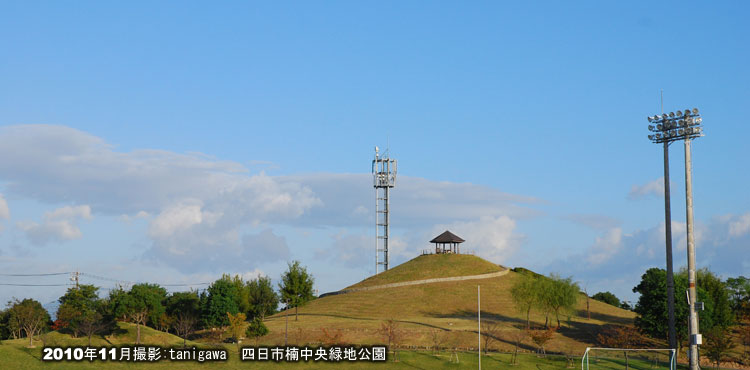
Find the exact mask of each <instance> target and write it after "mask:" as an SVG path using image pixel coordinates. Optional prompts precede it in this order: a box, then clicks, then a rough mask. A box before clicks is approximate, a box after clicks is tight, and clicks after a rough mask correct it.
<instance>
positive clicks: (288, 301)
mask: <svg viewBox="0 0 750 370" xmlns="http://www.w3.org/2000/svg"><path fill="white" fill-rule="evenodd" d="M278 289H279V290H278V292H276V291H275V290H274V288H273V285H272V282H271V279H270V278H269V277H266V276H260V277H258V278H256V279H253V280H249V281H244V280H243V279H242V278H241V277H240V276H234V277H232V276H229V275H223V276H222V277H221V278H220V279H218V280H216V281H214V282H213V283H212V284H211V285H210V286H209V287H208V288H207V289H206V290H204V291H201V292H197V291H188V292H174V293H171V294H168V293H167V291H166V289H164V288H163V287H161V286H159V285H157V284H149V283H143V284H135V285H133V286H132V287H130V289H128V290H125V289H123V288H122V287H120V288H117V289H113V290H111V291H110V292H109V295H108V296H107V297H105V298H100V297H99V288H98V287H96V286H93V285H86V284H83V285H79V286H77V287H73V288H70V289H68V290H67V292H66V293H65V294H64V295H63V296H62V297H60V298H59V300H58V301H59V303H60V305H59V306H58V309H57V313H56V320H55V321H54V322H50V317H49V314H48V313H47V311H46V310H45V309H44V308H43V307H42V305H41V304H40V303H39V302H37V301H35V300H33V299H24V300H23V301H19V300H14V301H12V302H9V304H8V308H7V309H5V310H3V311H0V339H1V338H19V337H22V336H26V337H28V338H29V340H30V342H29V343H30V344H31V338H32V337H33V336H34V335H36V334H38V333H39V332H41V331H43V330H45V329H46V328H49V327H51V328H52V329H53V330H63V331H68V332H70V333H71V334H73V335H74V336H76V337H78V336H80V335H85V336H87V337H88V338H89V344H90V343H91V337H92V335H94V334H96V333H100V332H111V331H112V330H113V329H114V328H115V327H116V325H115V323H116V321H128V322H132V323H134V324H136V343H140V341H141V326H143V325H147V326H150V327H153V328H155V329H157V330H161V331H172V332H174V333H175V334H177V335H178V336H180V337H182V338H186V337H187V336H189V335H190V334H192V333H193V332H194V331H195V330H196V329H200V328H206V329H207V328H222V327H228V326H229V327H233V328H234V327H238V326H240V325H238V323H237V321H238V318H241V321H242V322H244V321H250V322H251V323H252V324H253V325H255V329H254V330H255V331H256V332H263V329H262V328H258V325H263V324H262V322H263V319H264V318H265V317H266V316H267V315H271V314H273V313H275V312H276V310H277V309H278V308H279V305H280V304H283V306H282V307H284V308H291V307H295V308H297V307H299V306H301V305H304V304H305V303H307V302H308V301H310V300H312V299H313V298H314V296H313V278H312V276H311V275H310V274H309V273H308V272H307V269H306V268H304V267H302V266H301V265H300V263H299V262H298V261H294V262H292V263H290V264H289V266H288V270H287V271H286V272H284V274H282V276H281V281H280V282H279V284H278Z"/></svg>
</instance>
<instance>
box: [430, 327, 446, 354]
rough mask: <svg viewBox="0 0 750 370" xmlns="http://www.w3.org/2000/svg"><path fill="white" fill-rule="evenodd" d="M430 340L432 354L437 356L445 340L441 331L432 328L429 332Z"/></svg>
mask: <svg viewBox="0 0 750 370" xmlns="http://www.w3.org/2000/svg"><path fill="white" fill-rule="evenodd" d="M430 340H431V342H432V353H433V354H437V353H438V351H440V345H441V344H443V341H444V340H445V335H444V334H443V329H438V328H433V329H431V330H430Z"/></svg>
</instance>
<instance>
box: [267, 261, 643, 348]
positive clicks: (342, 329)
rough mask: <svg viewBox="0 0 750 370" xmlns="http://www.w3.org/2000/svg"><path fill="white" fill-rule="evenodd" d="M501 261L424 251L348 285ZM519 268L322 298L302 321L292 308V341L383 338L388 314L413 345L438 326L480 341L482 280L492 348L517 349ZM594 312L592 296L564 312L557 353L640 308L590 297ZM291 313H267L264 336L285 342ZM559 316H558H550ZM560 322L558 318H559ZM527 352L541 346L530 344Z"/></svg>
mask: <svg viewBox="0 0 750 370" xmlns="http://www.w3.org/2000/svg"><path fill="white" fill-rule="evenodd" d="M502 269H503V268H502V267H500V266H498V265H495V264H492V263H490V262H488V261H486V260H483V259H481V258H479V257H476V256H470V255H424V256H420V257H417V258H415V259H413V260H411V261H409V262H406V263H404V264H402V265H399V266H396V267H394V268H393V269H391V270H388V271H386V272H383V273H381V274H379V275H376V276H373V277H370V278H368V279H366V280H364V281H362V282H360V283H357V284H355V285H352V286H351V287H349V288H359V287H367V286H374V285H382V284H389V283H394V282H403V281H411V280H422V279H429V278H436V277H453V276H467V275H477V274H483V273H489V272H495V271H501V270H502ZM519 276H520V275H519V274H518V273H515V272H512V271H511V272H508V274H506V275H503V276H500V277H493V278H489V279H482V280H467V281H451V282H439V283H429V284H423V285H411V286H403V287H395V288H385V289H377V290H370V291H359V292H352V293H347V294H340V295H332V296H326V297H323V298H319V299H316V300H314V301H312V302H310V303H309V304H307V305H306V306H303V307H301V308H300V309H299V313H300V317H299V321H294V316H293V312H290V315H292V316H290V317H289V329H288V339H287V340H288V342H289V343H292V344H304V343H308V342H321V341H325V340H326V338H327V337H331V336H336V335H339V336H340V340H341V341H343V342H346V343H354V344H374V343H382V342H383V340H384V339H383V337H382V335H380V334H379V333H378V330H379V329H380V327H381V325H382V323H383V322H384V321H385V320H387V319H394V320H397V321H398V322H399V325H400V328H401V329H402V330H403V332H404V338H403V340H402V344H403V345H405V346H412V347H429V346H431V345H432V338H433V332H437V333H438V335H440V336H442V337H443V342H444V343H443V344H444V345H447V344H450V345H455V346H457V347H462V348H467V349H468V348H476V345H477V344H476V343H477V333H476V331H477V286H478V285H480V286H481V296H482V318H483V320H491V321H495V322H497V323H498V325H499V327H500V330H499V333H498V335H497V341H496V342H495V343H494V344H493V345H492V347H493V349H497V350H511V349H512V348H513V341H512V340H511V338H512V336H513V334H514V333H515V332H518V331H519V330H520V328H523V327H524V325H525V316H524V315H523V314H522V313H520V312H518V311H517V310H516V309H515V306H514V304H513V302H512V299H511V296H510V287H511V286H512V285H513V284H514V282H515V281H516V280H517V279H518V278H519ZM590 306H591V319H588V318H587V315H586V311H585V310H586V299H585V297H584V296H583V295H581V296H580V299H579V302H578V304H577V307H576V309H575V311H574V312H572V313H571V314H570V317H568V315H567V314H566V315H565V316H563V317H560V320H561V322H562V328H561V329H560V330H559V331H558V332H557V333H555V334H554V338H553V339H552V341H551V342H550V343H549V345H548V346H547V348H548V350H552V351H556V352H570V353H583V351H584V349H585V347H586V346H590V345H593V344H594V343H595V341H596V335H597V334H598V333H599V332H600V331H601V329H602V327H603V326H604V325H606V324H632V322H633V318H634V317H635V314H634V313H633V312H630V311H627V310H622V309H620V308H617V307H613V306H610V305H608V304H605V303H602V302H598V301H594V300H591V301H590ZM284 315H285V313H279V314H277V315H274V316H272V317H270V318H268V319H267V320H266V325H267V326H268V327H269V329H270V330H271V334H269V335H268V336H267V337H266V338H265V339H264V341H265V342H266V343H268V344H283V343H284V332H285V325H286V322H285V317H284ZM551 319H553V320H554V317H551ZM531 320H532V325H535V326H542V325H543V324H544V320H545V318H544V316H543V315H542V314H541V313H539V312H533V311H532V316H531ZM555 324H556V322H555ZM523 348H524V349H525V350H527V351H531V350H534V349H535V347H534V346H533V344H531V343H530V341H528V340H527V342H526V343H525V344H524V346H523Z"/></svg>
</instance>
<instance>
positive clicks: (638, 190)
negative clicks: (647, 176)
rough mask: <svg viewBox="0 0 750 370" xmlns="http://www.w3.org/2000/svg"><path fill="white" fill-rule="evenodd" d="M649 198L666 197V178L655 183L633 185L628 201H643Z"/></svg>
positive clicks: (661, 178)
mask: <svg viewBox="0 0 750 370" xmlns="http://www.w3.org/2000/svg"><path fill="white" fill-rule="evenodd" d="M649 196H656V197H664V177H660V178H658V179H656V180H654V181H651V182H647V183H645V184H643V185H633V186H631V187H630V192H629V193H628V199H632V200H636V199H643V198H646V197H649Z"/></svg>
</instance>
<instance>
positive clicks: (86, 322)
mask: <svg viewBox="0 0 750 370" xmlns="http://www.w3.org/2000/svg"><path fill="white" fill-rule="evenodd" d="M106 327H107V323H106V322H105V320H104V316H103V315H102V314H101V312H100V311H99V310H98V308H93V309H87V310H86V311H84V312H83V314H82V315H81V318H80V319H79V321H78V328H79V329H80V331H81V332H82V333H83V334H84V335H86V337H87V338H88V340H89V346H91V337H92V336H93V335H94V334H96V333H98V332H99V331H101V330H103V329H104V328H106Z"/></svg>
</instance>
